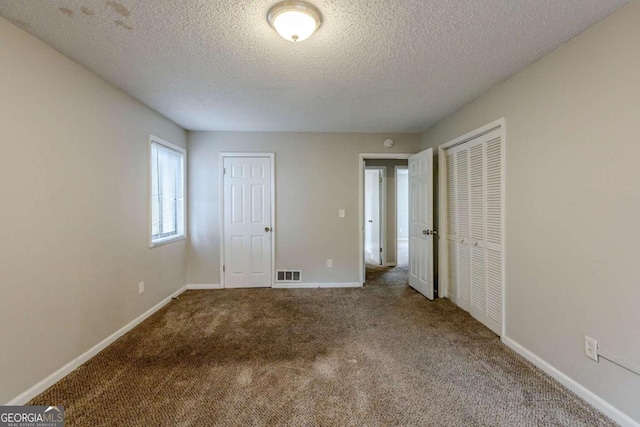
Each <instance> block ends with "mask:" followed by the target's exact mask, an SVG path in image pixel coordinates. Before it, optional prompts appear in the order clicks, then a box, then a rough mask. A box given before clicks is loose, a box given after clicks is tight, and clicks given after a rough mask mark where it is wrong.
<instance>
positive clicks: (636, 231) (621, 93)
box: [423, 2, 640, 421]
mask: <svg viewBox="0 0 640 427" xmlns="http://www.w3.org/2000/svg"><path fill="white" fill-rule="evenodd" d="M500 117H505V118H506V135H507V136H506V138H507V139H506V150H507V151H506V169H507V172H506V177H507V179H506V192H507V193H506V215H507V221H506V262H507V264H506V282H507V285H506V286H507V288H506V322H507V323H506V325H507V329H506V332H507V336H508V337H509V338H511V339H513V340H515V341H516V342H518V343H520V344H521V345H523V346H524V347H525V348H527V349H529V350H530V351H531V352H533V353H534V354H536V355H538V356H539V357H541V358H542V359H544V360H545V361H547V362H548V363H550V364H551V365H553V366H554V367H556V368H557V369H559V370H560V371H562V372H564V373H565V374H567V375H568V376H569V377H571V378H573V379H574V380H576V381H577V382H579V383H580V384H582V385H584V386H585V387H587V388H588V389H590V390H591V391H593V392H594V393H596V394H597V395H598V396H600V397H602V398H604V399H605V400H606V401H608V402H610V403H611V404H613V405H614V406H616V407H618V408H619V409H620V410H622V411H623V412H625V413H626V414H628V415H629V416H631V417H633V418H634V419H635V420H637V421H640V400H639V399H640V397H639V396H640V377H639V376H637V375H634V374H632V373H630V372H628V371H626V370H624V369H622V368H619V367H617V366H615V365H612V364H611V363H609V362H607V361H604V360H601V361H600V363H595V362H593V361H591V360H590V359H587V358H586V357H585V356H584V354H583V335H585V334H586V335H589V336H591V337H594V338H596V339H598V340H599V342H600V346H601V347H602V348H603V349H606V350H608V351H610V352H611V353H613V354H616V355H619V356H620V357H623V358H626V359H628V360H630V361H632V362H634V363H635V364H636V365H638V364H640V303H639V301H640V267H639V265H640V263H639V261H638V259H639V255H640V250H639V249H638V241H639V240H640V221H639V220H638V219H639V218H640V166H639V165H640V140H639V135H640V2H633V3H631V4H630V5H628V6H627V7H625V8H623V9H622V10H620V11H619V12H617V13H615V14H614V15H612V16H611V17H609V18H607V19H606V20H604V21H603V22H601V23H600V24H598V25H596V26H595V27H592V28H591V29H589V30H588V31H586V32H585V33H583V34H582V35H580V36H578V37H576V38H575V39H573V40H571V41H570V42H568V43H567V44H565V45H564V46H562V47H561V48H559V49H558V50H557V51H555V52H553V53H552V54H550V55H548V56H547V57H545V58H543V59H542V60H540V61H538V62H537V63H535V64H534V65H532V66H531V67H529V68H528V69H526V70H525V71H523V72H521V73H520V74H518V75H516V76H515V77H513V78H512V79H510V80H509V81H507V82H505V83H504V84H502V85H500V86H498V87H496V88H494V89H493V90H491V91H490V92H489V93H487V94H486V95H484V96H483V97H481V98H480V99H478V100H477V101H475V102H473V103H472V104H470V105H469V106H467V107H466V108H464V109H463V110H461V111H459V112H457V113H455V114H453V115H452V116H450V117H448V118H447V119H445V120H443V121H442V122H440V123H439V124H437V125H436V126H434V127H433V128H432V129H430V130H429V131H428V132H427V133H426V134H425V135H424V137H423V147H424V148H428V147H437V146H438V145H440V144H442V143H445V142H447V141H448V140H451V139H453V138H455V137H457V136H460V135H462V134H465V133H466V132H468V131H471V130H473V129H475V128H477V127H479V126H482V125H484V124H487V123H489V122H491V121H493V120H496V119H498V118H500Z"/></svg>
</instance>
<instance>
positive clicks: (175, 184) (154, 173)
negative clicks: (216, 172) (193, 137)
mask: <svg viewBox="0 0 640 427" xmlns="http://www.w3.org/2000/svg"><path fill="white" fill-rule="evenodd" d="M149 141H150V154H151V155H150V168H149V171H150V181H151V182H150V185H149V189H150V199H151V200H150V204H149V206H150V210H151V215H150V216H151V224H150V235H151V238H150V242H149V243H150V244H149V246H150V247H153V246H157V245H160V244H163V243H168V242H171V241H174V240H178V239H183V238H184V237H185V209H184V208H185V181H184V176H185V174H184V169H185V153H186V152H185V150H184V148H181V147H177V146H175V145H173V144H170V143H168V142H166V141H163V140H161V139H159V138H156V137H154V136H151V137H150V139H149Z"/></svg>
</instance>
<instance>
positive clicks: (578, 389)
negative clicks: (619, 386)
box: [502, 336, 640, 427]
mask: <svg viewBox="0 0 640 427" xmlns="http://www.w3.org/2000/svg"><path fill="white" fill-rule="evenodd" d="M502 342H503V343H505V345H507V346H508V347H510V348H511V349H513V350H514V351H515V352H516V353H518V354H520V355H521V356H522V357H524V358H525V359H527V360H528V361H529V362H531V363H533V364H534V365H536V366H537V367H538V368H540V369H542V370H543V371H544V372H546V373H547V374H548V375H549V376H551V377H552V378H554V379H555V380H557V381H558V382H559V383H560V384H562V385H563V386H565V387H567V388H568V389H569V390H571V391H572V392H574V393H575V394H577V395H578V396H580V397H581V398H582V399H584V400H585V401H587V403H589V404H590V405H591V406H593V407H594V408H596V409H597V410H599V411H600V412H602V413H603V414H605V415H606V416H608V417H609V418H611V419H612V420H613V421H615V422H616V423H618V424H620V425H621V426H622V427H640V423H638V422H637V421H635V420H633V419H632V418H631V417H629V416H628V415H627V414H625V413H624V412H622V411H620V410H619V409H618V408H616V407H615V406H613V405H611V404H610V403H609V402H607V401H605V400H604V399H602V398H601V397H600V396H598V395H596V394H595V393H594V392H592V391H591V390H589V389H588V388H586V387H585V386H583V385H581V384H579V383H578V382H577V381H575V380H573V379H572V378H570V377H569V376H567V375H566V374H565V373H563V372H561V371H560V370H558V369H557V368H555V367H553V366H552V365H551V364H549V363H548V362H546V361H545V360H543V359H542V358H540V357H538V356H536V355H535V354H533V353H532V352H531V351H529V350H528V349H526V348H524V347H523V346H522V345H520V344H518V343H517V342H515V341H514V340H512V339H511V338H509V337H506V336H503V337H502Z"/></svg>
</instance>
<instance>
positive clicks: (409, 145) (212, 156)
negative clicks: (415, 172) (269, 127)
mask: <svg viewBox="0 0 640 427" xmlns="http://www.w3.org/2000/svg"><path fill="white" fill-rule="evenodd" d="M189 135H190V136H189V153H190V157H189V182H190V188H189V200H190V202H189V206H190V212H189V232H190V239H189V256H188V283H190V284H219V283H220V239H219V236H220V231H219V224H220V210H219V204H220V203H219V201H220V196H219V186H220V183H219V153H220V152H222V151H226V152H230V151H240V152H274V153H275V155H276V160H275V164H276V167H275V173H276V176H275V178H276V199H277V201H276V217H277V223H276V225H275V230H276V239H277V240H276V242H277V243H276V254H277V256H276V268H290V269H301V270H302V274H303V282H305V283H355V282H358V281H359V280H360V278H359V267H358V265H359V259H358V253H359V236H360V234H359V221H358V158H359V157H358V154H359V153H373V152H384V153H388V152H396V153H415V152H418V151H420V143H421V142H420V135H417V134H404V135H387V134H327V133H324V134H323V133H258V132H256V133H244V132H191V133H190V134H189ZM389 137H391V138H394V140H395V142H396V144H395V145H394V146H393V148H391V149H386V148H384V147H383V145H382V142H383V141H384V139H385V138H389ZM338 209H346V217H345V218H338ZM327 259H332V260H333V268H327V267H326V260H327Z"/></svg>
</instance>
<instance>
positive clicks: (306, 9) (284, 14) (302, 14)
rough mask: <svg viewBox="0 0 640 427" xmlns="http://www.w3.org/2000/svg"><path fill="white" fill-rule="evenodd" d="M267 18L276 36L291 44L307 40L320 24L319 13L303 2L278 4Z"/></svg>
mask: <svg viewBox="0 0 640 427" xmlns="http://www.w3.org/2000/svg"><path fill="white" fill-rule="evenodd" d="M267 18H268V20H269V23H270V24H271V25H272V26H273V28H275V29H276V31H277V32H278V34H280V35H281V36H282V38H284V39H286V40H289V41H291V42H301V41H303V40H306V39H308V38H309V37H311V35H312V34H313V33H314V32H315V31H316V29H318V27H320V24H321V23H322V18H321V15H320V11H318V9H316V8H315V7H314V6H313V5H311V4H309V3H306V2H303V1H285V2H282V3H278V4H277V5H275V6H274V7H272V8H271V10H270V11H269V15H268V17H267Z"/></svg>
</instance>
